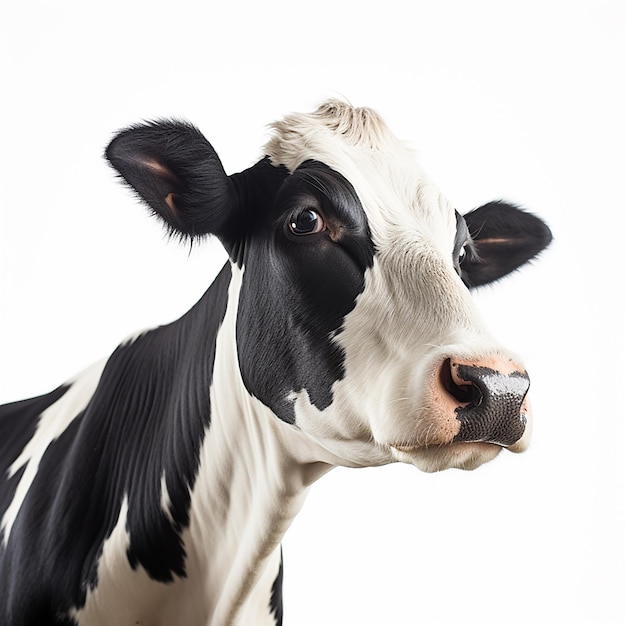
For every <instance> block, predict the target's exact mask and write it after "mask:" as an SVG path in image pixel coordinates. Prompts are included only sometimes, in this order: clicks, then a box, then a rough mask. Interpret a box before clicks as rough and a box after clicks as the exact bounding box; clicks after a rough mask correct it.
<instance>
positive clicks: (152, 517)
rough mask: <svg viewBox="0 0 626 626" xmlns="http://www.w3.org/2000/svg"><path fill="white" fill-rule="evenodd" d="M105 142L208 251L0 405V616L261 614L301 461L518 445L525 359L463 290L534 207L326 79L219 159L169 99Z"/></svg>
mask: <svg viewBox="0 0 626 626" xmlns="http://www.w3.org/2000/svg"><path fill="white" fill-rule="evenodd" d="M106 158H107V159H108V161H109V163H110V164H111V165H112V166H113V168H114V169H115V170H116V172H117V174H118V175H119V177H120V178H121V179H122V180H123V181H124V182H125V183H126V184H127V185H128V186H129V187H130V188H131V189H132V190H134V192H135V193H136V194H137V195H138V197H139V198H140V199H141V200H142V201H143V202H144V203H145V204H146V205H147V206H148V207H149V208H150V210H151V211H152V213H153V214H154V215H155V216H156V217H157V218H159V219H160V220H161V221H162V222H163V224H164V225H165V227H166V228H167V231H168V232H169V233H171V234H173V235H175V236H177V237H180V238H181V239H183V240H185V241H196V240H198V239H200V238H202V237H205V236H208V235H212V236H216V237H217V238H219V240H220V242H221V243H222V244H223V246H224V247H225V249H226V251H227V253H228V260H227V262H226V263H225V265H224V267H223V268H222V269H221V271H220V272H219V274H218V275H217V277H216V278H215V280H214V281H213V282H212V284H211V285H210V286H209V288H208V290H207V291H206V293H205V294H204V295H203V296H202V298H201V299H200V300H199V301H198V303H197V304H196V305H195V306H193V307H192V308H191V309H190V310H189V311H188V312H187V313H186V314H185V315H183V316H182V317H181V318H180V319H178V320H177V321H174V322H172V323H170V324H166V325H164V326H160V327H157V328H153V329H150V330H146V331H144V332H141V333H138V334H135V335H133V336H131V337H130V338H128V339H127V340H126V341H124V342H122V343H121V344H120V345H119V346H118V347H117V349H116V350H115V351H114V352H113V353H112V354H111V355H110V356H109V357H108V358H107V359H104V360H102V361H100V362H98V363H96V364H95V365H92V366H91V367H89V368H88V369H86V370H85V371H83V372H82V373H81V374H79V375H77V376H76V377H75V378H73V379H71V380H69V381H67V382H65V383H64V384H62V385H61V386H59V387H58V388H56V389H55V390H53V391H51V392H50V393H47V394H45V395H42V396H39V397H35V398H31V399H28V400H23V401H18V402H14V403H11V404H7V405H4V406H2V407H0V471H1V476H2V479H1V483H0V622H1V623H2V624H7V625H10V626H31V625H35V624H36V625H39V626H40V625H42V624H46V625H55V626H61V625H63V626H70V625H72V626H77V625H79V626H83V625H89V626H104V625H110V624H115V625H119V626H126V625H135V624H150V625H152V626H165V625H170V626H171V625H172V624H185V625H187V626H201V625H202V626H209V625H210V626H226V625H246V626H249V625H251V624H252V625H255V626H264V625H268V624H271V625H273V626H276V625H277V624H282V620H283V609H282V591H281V585H282V571H283V570H282V553H281V547H280V544H281V538H282V537H283V535H284V533H285V532H286V530H287V528H288V526H289V524H290V522H291V521H292V520H293V518H294V516H295V515H296V513H297V512H298V510H299V509H300V507H301V506H302V503H303V500H304V498H305V495H306V493H307V490H308V488H309V486H310V485H311V484H312V483H313V482H314V481H315V480H316V479H318V478H319V477H321V476H322V475H323V474H325V473H326V472H328V471H329V470H330V469H332V468H333V467H336V466H346V467H365V466H378V465H383V464H387V463H391V462H395V461H400V462H404V463H409V464H412V465H414V466H416V467H418V468H419V469H421V470H424V471H426V472H435V471H439V470H444V469H446V468H461V469H465V470H471V469H473V468H476V467H478V466H479V465H481V464H483V463H485V462H487V461H490V460H491V459H493V458H494V457H495V456H496V455H497V454H498V453H499V452H500V451H501V450H502V449H504V448H506V449H507V450H509V451H512V452H521V451H523V450H524V449H526V447H527V446H528V442H529V436H530V421H531V414H530V409H529V405H528V398H527V392H528V389H529V384H530V383H529V378H528V375H527V373H526V371H525V369H524V367H523V365H522V364H521V360H520V359H519V358H518V357H516V356H515V355H513V354H512V353H511V352H509V351H508V350H507V349H505V348H504V347H502V346H501V345H500V344H499V343H498V342H497V341H496V340H495V339H494V338H493V337H492V336H491V335H490V334H489V332H488V330H487V328H486V327H485V324H484V323H483V322H482V321H481V318H480V316H479V314H478V312H477V308H476V306H475V304H474V303H473V300H472V298H471V296H470V290H471V289H474V288H476V287H479V286H481V285H486V284H489V283H492V282H494V281H497V280H498V279H500V278H501V277H503V276H505V275H506V274H509V273H510V272H513V271H514V270H516V269H517V268H519V267H520V266H521V265H523V264H525V263H526V262H527V261H529V260H531V259H533V258H534V257H536V256H537V255H538V254H539V253H540V252H541V251H542V250H543V249H544V248H545V247H546V246H547V245H548V244H549V242H550V240H551V233H550V230H549V228H548V226H547V225H546V224H545V223H544V222H543V221H542V220H541V219H539V218H538V217H536V216H534V215H533V214H531V213H529V212H526V211H524V210H522V209H520V208H518V207H516V206H514V205H512V204H509V203H506V202H504V201H495V202H490V203H488V204H485V205H484V206H481V207H479V208H476V209H474V210H472V211H470V212H468V213H466V214H465V215H461V214H460V213H459V212H457V211H456V210H455V208H454V207H453V205H452V204H451V203H450V202H449V201H448V200H447V199H446V198H445V197H444V196H443V195H442V194H441V193H440V192H439V190H438V189H437V187H436V186H435V185H434V184H433V183H432V182H431V181H430V180H429V179H428V177H427V176H426V174H425V173H424V172H423V170H422V169H421V167H420V166H419V164H418V162H417V160H416V158H415V156H414V154H413V152H412V151H411V149H410V148H409V147H407V145H406V144H404V143H403V142H401V141H399V140H398V139H396V137H395V136H394V135H393V134H392V132H391V131H390V130H389V128H388V127H387V126H386V125H385V123H384V122H383V120H382V119H381V117H380V116H379V115H378V114H377V113H376V112H375V111H373V110H371V109H367V108H357V107H353V106H351V105H349V104H347V103H344V102H342V101H336V100H331V101H328V102H325V103H324V104H322V105H321V106H319V107H318V108H317V109H316V110H315V111H313V112H312V113H308V114H293V115H289V116H286V117H285V118H284V119H283V120H281V121H279V122H277V123H275V124H274V125H273V126H272V130H271V137H270V138H269V140H268V142H267V144H266V145H265V148H264V152H263V157H262V158H261V159H260V160H259V161H258V162H257V163H256V164H254V165H253V166H252V167H250V168H249V169H246V170H245V171H243V172H240V173H234V174H232V175H227V174H226V173H225V171H224V168H223V166H222V164H221V162H220V159H219V157H218V156H217V154H216V152H215V150H214V149H213V147H212V146H211V144H210V143H209V142H208V141H207V140H206V139H205V138H204V136H203V135H202V134H201V133H200V131H199V130H198V129H197V128H196V127H194V126H193V125H191V124H190V123H188V122H184V121H179V120H172V119H166V120H160V121H156V122H149V123H142V124H139V125H134V126H131V127H129V128H126V129H125V130H122V131H121V132H119V133H118V134H117V135H116V136H115V137H114V138H113V140H112V141H111V143H110V145H109V146H108V148H107V150H106Z"/></svg>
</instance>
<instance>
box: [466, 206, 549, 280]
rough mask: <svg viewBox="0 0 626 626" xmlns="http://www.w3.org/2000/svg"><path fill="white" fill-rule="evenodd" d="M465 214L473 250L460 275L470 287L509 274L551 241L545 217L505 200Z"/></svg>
mask: <svg viewBox="0 0 626 626" xmlns="http://www.w3.org/2000/svg"><path fill="white" fill-rule="evenodd" d="M463 217H464V218H465V222H466V223H467V227H468V229H469V232H470V235H471V236H472V238H473V246H472V248H473V250H472V252H473V253H471V254H466V256H465V258H464V259H463V260H462V261H461V276H462V277H463V280H464V281H465V283H466V284H467V285H468V286H469V287H478V286H480V285H486V284H487V283H491V282H493V281H495V280H498V279H499V278H502V277H503V276H506V275H507V274H509V273H510V272H513V271H515V270H516V269H518V268H519V267H520V266H522V265H523V264H524V263H526V262H527V261H530V259H532V258H533V257H535V256H536V255H537V254H539V253H540V252H541V251H542V250H544V249H545V248H546V247H547V246H548V245H549V244H550V242H551V241H552V233H551V232H550V229H549V228H548V226H547V225H546V224H545V223H544V222H543V221H542V220H540V219H539V218H538V217H536V216H535V215H532V214H531V213H526V212H525V211H522V210H521V209H519V208H518V207H516V206H514V205H512V204H507V203H506V202H501V201H500V202H490V203H489V204H485V205H484V206H481V207H479V208H478V209H474V210H473V211H470V212H469V213H466V214H465V215H464V216H463ZM474 253H475V254H474Z"/></svg>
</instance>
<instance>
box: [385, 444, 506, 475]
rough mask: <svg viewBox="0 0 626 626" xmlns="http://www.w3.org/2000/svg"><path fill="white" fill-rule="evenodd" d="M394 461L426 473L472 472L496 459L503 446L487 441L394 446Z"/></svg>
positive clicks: (392, 449)
mask: <svg viewBox="0 0 626 626" xmlns="http://www.w3.org/2000/svg"><path fill="white" fill-rule="evenodd" d="M389 447H390V448H391V451H392V455H393V456H394V459H395V460H397V461H400V462H403V463H409V464H411V465H415V466H416V467H417V468H418V469H420V470H422V471H423V472H428V473H431V472H440V471H442V470H445V469H462V470H473V469H476V468H477V467H479V466H480V465H483V464H484V463H487V462H488V461H491V460H492V459H494V458H495V457H496V456H498V454H499V453H500V451H501V450H502V449H503V447H504V446H501V445H499V444H497V443H489V442H485V441H471V442H452V443H442V444H437V445H431V446H428V445H426V446H424V445H391V446H389Z"/></svg>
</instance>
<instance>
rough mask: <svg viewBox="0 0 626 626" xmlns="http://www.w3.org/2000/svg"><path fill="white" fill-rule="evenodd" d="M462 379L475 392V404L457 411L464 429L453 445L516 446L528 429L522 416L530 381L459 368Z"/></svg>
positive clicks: (521, 375) (520, 374)
mask: <svg viewBox="0 0 626 626" xmlns="http://www.w3.org/2000/svg"><path fill="white" fill-rule="evenodd" d="M457 373H458V376H459V378H461V379H462V380H464V381H466V382H468V383H469V384H470V385H471V386H472V387H473V389H474V391H475V396H476V398H475V400H473V401H472V402H470V403H469V404H468V405H467V406H464V407H459V408H457V409H456V416H457V419H458V420H459V421H460V422H461V429H460V431H459V433H458V435H456V437H455V438H454V441H487V442H489V443H496V444H498V445H501V446H510V445H513V444H514V443H515V442H516V441H518V440H519V439H521V437H522V435H523V434H524V430H525V429H526V416H525V414H523V413H522V412H521V407H522V403H523V402H524V398H525V397H526V394H527V393H528V388H529V387H530V380H529V378H528V375H527V374H526V373H525V372H512V373H511V374H509V375H505V374H502V373H501V372H497V371H496V370H493V369H491V368H489V367H479V366H470V365H458V366H457Z"/></svg>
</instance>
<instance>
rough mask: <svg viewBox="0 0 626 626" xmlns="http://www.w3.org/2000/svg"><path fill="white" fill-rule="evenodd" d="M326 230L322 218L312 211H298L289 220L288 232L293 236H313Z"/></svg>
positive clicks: (307, 209)
mask: <svg viewBox="0 0 626 626" xmlns="http://www.w3.org/2000/svg"><path fill="white" fill-rule="evenodd" d="M324 228H326V225H325V224H324V220H323V219H322V217H321V216H320V215H319V213H317V212H316V211H314V210H313V209H309V208H306V209H298V210H297V211H296V212H295V213H293V214H292V216H291V217H290V218H289V230H291V232H292V233H293V234H294V235H314V234H315V233H319V232H321V231H323V230H324Z"/></svg>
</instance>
